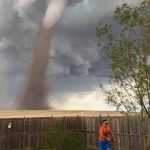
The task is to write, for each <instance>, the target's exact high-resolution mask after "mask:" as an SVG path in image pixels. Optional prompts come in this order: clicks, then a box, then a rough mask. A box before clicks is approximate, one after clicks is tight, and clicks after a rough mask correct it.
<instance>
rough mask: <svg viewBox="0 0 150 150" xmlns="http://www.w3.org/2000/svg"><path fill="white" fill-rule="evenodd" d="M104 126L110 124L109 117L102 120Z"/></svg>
mask: <svg viewBox="0 0 150 150" xmlns="http://www.w3.org/2000/svg"><path fill="white" fill-rule="evenodd" d="M102 126H104V127H107V126H109V122H108V120H107V119H104V120H103V121H102Z"/></svg>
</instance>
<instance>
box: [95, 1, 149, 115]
mask: <svg viewBox="0 0 150 150" xmlns="http://www.w3.org/2000/svg"><path fill="white" fill-rule="evenodd" d="M114 19H115V21H116V26H117V27H118V29H117V31H116V30H115V31H114V26H113V25H108V24H99V25H98V26H97V29H96V33H97V36H98V38H99V46H100V47H101V49H102V51H103V52H104V54H105V55H106V56H107V58H108V59H109V60H110V64H111V69H112V74H111V82H112V86H111V89H110V90H106V94H107V99H106V100H107V102H108V103H109V104H111V105H113V106H115V107H116V108H117V110H121V111H127V112H133V111H137V110H139V109H140V110H141V112H142V113H144V114H146V115H147V116H148V117H149V118H150V64H149V59H150V57H149V56H150V0H145V1H142V2H141V3H140V4H138V5H136V6H129V5H127V4H123V5H122V6H121V7H118V8H117V9H116V11H115V14H114Z"/></svg>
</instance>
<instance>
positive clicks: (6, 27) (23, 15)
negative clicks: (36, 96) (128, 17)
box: [0, 0, 137, 110]
mask: <svg viewBox="0 0 150 150" xmlns="http://www.w3.org/2000/svg"><path fill="white" fill-rule="evenodd" d="M136 1H137V0H74V1H73V3H74V5H70V6H68V7H67V8H66V9H65V13H64V16H63V18H62V20H61V22H60V24H59V26H58V29H57V31H56V34H55V35H54V37H53V49H52V50H51V52H50V56H51V57H50V62H49V66H48V70H47V78H48V84H49V87H50V90H49V97H48V99H49V104H50V105H51V106H52V107H53V108H54V109H67V110H69V109H78V110H79V109H82V110H85V109H86V110H110V109H113V108H112V107H109V106H107V105H106V104H105V102H104V98H105V97H104V94H103V92H102V91H101V89H100V88H99V84H103V85H105V86H106V87H107V86H109V83H108V75H109V74H110V69H109V65H108V62H107V60H106V59H104V58H103V57H102V54H101V50H100V49H99V48H98V47H97V38H96V35H95V28H96V26H97V24H98V23H100V22H112V15H113V11H114V9H115V8H116V6H119V5H121V4H122V3H124V2H128V3H129V4H134V3H135V2H136ZM28 2H29V3H28ZM46 5H47V1H46V0H30V1H29V0H1V1H0V14H1V15H0V83H1V84H0V108H10V109H11V108H13V107H14V106H15V103H16V102H15V100H16V96H17V95H18V94H19V93H20V92H21V91H22V89H23V87H24V86H25V83H26V82H25V79H26V74H27V72H28V69H29V65H30V63H31V60H32V47H33V45H34V41H35V37H36V32H37V31H38V27H39V24H40V21H41V19H42V16H43V14H44V12H45V9H46Z"/></svg>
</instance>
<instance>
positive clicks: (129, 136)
mask: <svg viewBox="0 0 150 150" xmlns="http://www.w3.org/2000/svg"><path fill="white" fill-rule="evenodd" d="M127 131H128V139H129V140H128V141H129V150H132V147H131V144H132V143H131V132H130V117H129V115H128V114H127Z"/></svg>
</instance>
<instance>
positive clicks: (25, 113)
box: [0, 110, 123, 119]
mask: <svg viewBox="0 0 150 150" xmlns="http://www.w3.org/2000/svg"><path fill="white" fill-rule="evenodd" d="M76 116H80V117H98V116H110V117H122V116H123V114H122V113H120V112H115V111H85V110H83V111H75V110H73V111H69V110H64V111H63V110H62V111H61V110H9V111H0V119H5V118H6V119H7V118H37V117H38V118H39V117H41V118H42V117H76Z"/></svg>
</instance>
